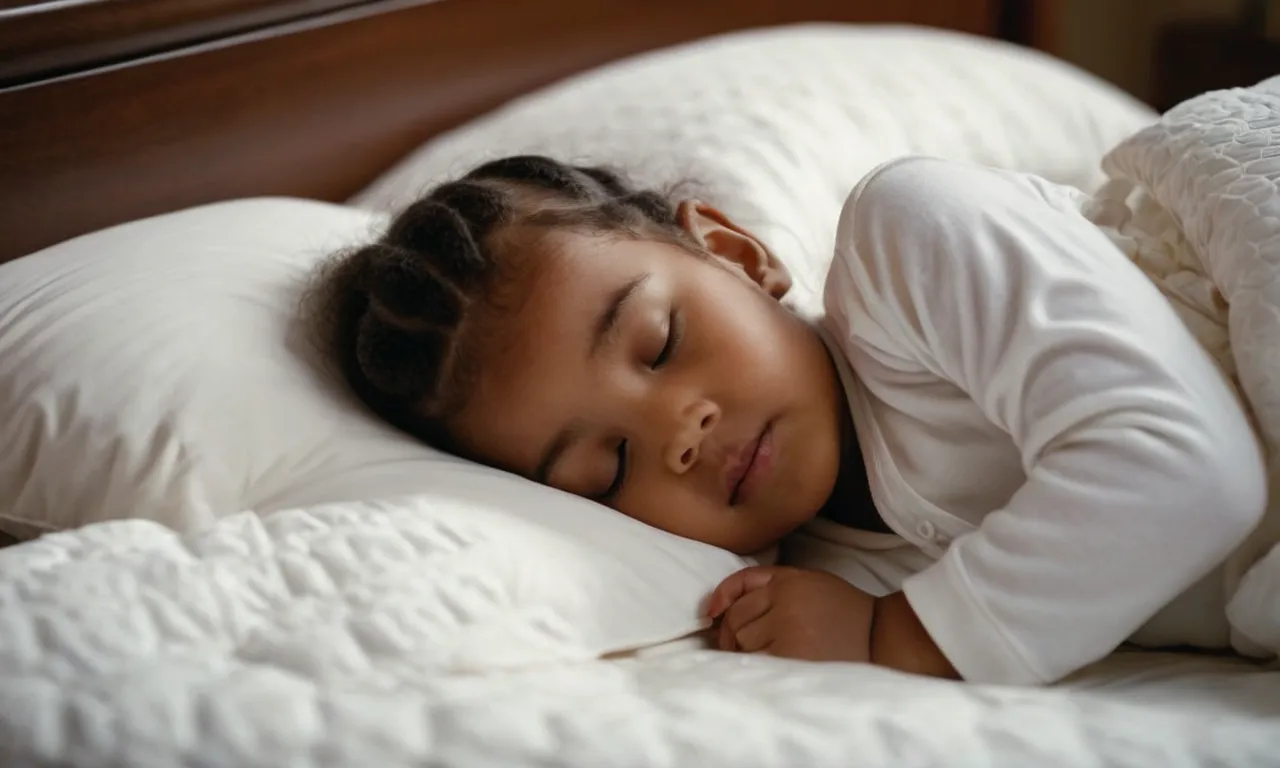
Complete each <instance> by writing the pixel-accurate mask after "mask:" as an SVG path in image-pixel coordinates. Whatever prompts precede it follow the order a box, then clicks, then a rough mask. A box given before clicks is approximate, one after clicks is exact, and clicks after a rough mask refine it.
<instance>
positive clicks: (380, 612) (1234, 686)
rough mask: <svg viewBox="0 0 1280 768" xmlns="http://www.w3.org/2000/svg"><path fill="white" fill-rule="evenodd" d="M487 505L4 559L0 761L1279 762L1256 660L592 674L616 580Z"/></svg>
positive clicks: (355, 767)
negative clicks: (1001, 671)
mask: <svg viewBox="0 0 1280 768" xmlns="http://www.w3.org/2000/svg"><path fill="white" fill-rule="evenodd" d="M492 515H493V513H492V512H481V513H476V511H475V510H474V509H473V508H472V506H471V505H465V504H464V505H457V504H450V503H447V502H442V501H438V500H433V499H429V498H417V499H404V500H399V501H394V500H389V501H386V502H380V503H343V504H328V505H322V506H317V507H310V508H304V509H294V510H284V511H281V512H279V513H276V514H274V515H269V516H265V517H262V516H258V515H252V514H244V515H235V516H231V517H227V518H224V519H221V520H219V521H218V522H216V523H215V524H214V525H212V526H211V527H210V528H208V529H206V530H204V531H201V532H197V533H188V534H185V535H184V534H179V533H176V532H174V531H172V530H170V529H167V528H165V527H164V526H162V525H160V524H158V523H155V522H151V521H148V520H120V521H112V522H106V523H100V524H97V525H92V526H88V527H85V528H81V529H78V530H75V531H69V532H66V533H60V534H51V535H49V536H46V537H43V538H41V539H40V540H37V541H35V542H30V543H27V544H23V545H21V546H18V547H11V548H8V549H2V550H0V765H4V766H13V768H33V767H34V766H51V767H52V766H57V767H58V768H67V767H68V766H75V767H76V768H95V767H97V766H103V767H106V766H131V767H133V766H174V765H199V766H204V767H205V768H257V767H258V766H261V767H262V768H277V767H278V766H286V765H287V766H298V767H300V768H305V767H307V766H351V767H352V768H368V767H370V766H377V768H409V767H410V766H421V765H448V766H458V767H459V768H464V767H468V766H476V767H477V768H480V767H488V766H526V765H527V766H553V765H554V766H567V767H572V768H601V766H626V767H627V768H677V767H681V766H696V765H714V766H732V767H733V768H757V767H758V768H794V767H795V766H808V767H812V768H848V766H851V765H859V766H861V765H866V766H885V767H886V768H889V767H892V766H902V765H915V766H938V767H939V768H942V767H946V768H952V767H953V766H963V767H967V766H990V767H991V768H1004V767H1006V766H1007V767H1008V768H1025V767H1026V766H1027V765H1035V766H1050V767H1052V768H1077V767H1078V768H1093V766H1098V765H1107V766H1117V767H1118V768H1124V767H1132V768H1148V767H1149V766H1162V768H1163V767H1166V766H1167V767H1169V768H1191V767H1192V766H1206V767H1207V766H1221V765H1230V766H1274V765H1277V754H1276V751H1275V746H1276V744H1277V743H1278V742H1280V696H1276V691H1277V689H1278V688H1280V672H1278V671H1270V672H1268V671H1263V670H1259V669H1256V668H1255V667H1252V666H1250V665H1248V664H1245V663H1241V662H1238V661H1231V660H1224V659H1217V660H1214V659H1207V658H1202V659H1197V658H1188V657H1176V656H1160V655H1141V656H1139V655H1132V654H1127V655H1121V656H1118V657H1113V658H1111V659H1109V660H1108V661H1107V662H1105V663H1104V664H1103V665H1101V666H1099V667H1096V668H1091V669H1089V670H1087V671H1085V672H1084V673H1082V674H1080V675H1077V676H1074V677H1073V678H1072V679H1070V680H1069V681H1068V682H1067V683H1066V684H1064V685H1062V686H1058V687H1054V688H1048V689H1025V688H1008V687H999V686H984V685H970V684H962V683H956V682H951V681H944V680H934V679H927V678H920V677H912V676H907V675H901V674H896V673H894V672H891V671H889V670H885V669H880V668H875V667H871V666H867V665H861V664H806V663H803V662H797V661H788V660H782V659H773V658H768V657H764V656H753V655H741V654H726V653H718V652H712V651H707V650H702V649H700V648H699V647H698V646H697V644H696V643H692V642H690V643H684V644H681V645H679V646H673V647H670V648H660V649H654V650H651V651H646V652H643V653H640V654H636V655H634V656H631V657H628V658H622V659H616V660H582V658H581V657H582V654H583V653H584V652H586V651H589V650H590V647H589V642H587V639H586V637H585V634H584V626H580V625H577V624H566V623H564V622H563V620H562V619H563V618H564V616H565V615H566V611H568V613H569V614H571V613H572V608H571V607H569V608H566V602H571V601H572V599H573V596H574V595H577V594H579V593H578V591H577V589H576V587H575V585H573V584H571V583H566V582H565V581H563V580H562V579H564V578H570V579H573V578H582V579H586V580H591V579H593V578H598V577H599V575H601V574H605V573H607V571H603V570H598V567H599V566H601V565H603V563H602V562H600V561H596V560H591V559H584V555H583V554H582V552H581V551H580V550H575V549H574V548H572V547H565V546H564V542H563V541H547V540H546V537H545V534H544V533H543V532H540V531H538V530H537V529H536V527H535V526H531V525H529V524H525V523H514V524H509V525H508V524H502V525H494V524H493V522H492ZM527 537H532V538H527ZM544 545H548V546H550V548H548V546H544ZM542 554H545V555H547V556H548V557H542V556H541V555H542ZM549 558H555V559H560V558H567V559H568V560H569V562H571V563H575V564H578V565H582V566H586V567H587V568H588V569H589V570H588V572H586V573H578V574H575V573H573V572H572V571H567V570H562V569H561V568H560V567H559V566H558V564H557V562H556V561H555V560H553V559H549ZM512 576H518V577H519V578H510V577H512ZM597 588H599V589H606V588H607V582H605V581H601V583H600V584H599V585H598V586H597ZM616 608H617V610H620V611H627V610H631V609H633V608H634V606H633V605H632V604H631V603H630V602H629V601H628V600H626V599H622V597H621V596H618V599H617V600H616ZM586 631H588V632H589V628H588V629H586Z"/></svg>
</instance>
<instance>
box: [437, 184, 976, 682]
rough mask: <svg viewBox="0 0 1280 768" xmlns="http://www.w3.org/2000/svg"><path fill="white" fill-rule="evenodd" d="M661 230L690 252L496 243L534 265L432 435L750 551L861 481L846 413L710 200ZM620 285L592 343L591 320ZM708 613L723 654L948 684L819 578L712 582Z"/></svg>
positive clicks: (904, 618)
mask: <svg viewBox="0 0 1280 768" xmlns="http://www.w3.org/2000/svg"><path fill="white" fill-rule="evenodd" d="M679 218H680V221H681V225H682V226H683V228H684V229H685V231H686V232H688V233H689V235H690V236H691V240H692V241H693V242H694V243H695V244H696V245H697V246H698V249H699V250H701V251H703V252H704V253H703V255H701V256H695V255H693V254H691V253H690V252H689V251H688V250H686V249H685V248H682V247H680V246H678V245H675V244H671V243H666V242H661V241H655V240H639V239H627V238H619V237H605V236H598V235H591V234H585V233H579V232H571V231H560V232H554V233H545V232H542V233H531V232H526V233H522V232H519V231H514V232H507V233H505V234H504V241H505V242H507V243H511V242H513V241H515V242H519V240H520V238H522V237H523V238H527V240H528V242H529V244H530V245H529V247H530V248H537V249H541V250H542V253H543V255H544V258H542V259H540V260H539V263H538V267H537V269H535V270H526V273H527V277H526V278H525V280H526V282H527V283H528V285H525V286H523V290H520V291H518V293H519V294H520V296H519V300H518V301H516V302H514V303H513V304H512V305H511V308H510V309H509V310H508V311H507V314H506V315H505V316H504V317H503V318H500V319H499V321H498V322H497V323H496V328H497V332H496V333H493V334H490V335H489V338H490V343H489V344H488V346H487V348H485V349H484V350H483V351H482V354H481V355H480V360H479V363H480V364H479V366H478V371H479V375H478V379H477V381H476V382H475V387H474V389H473V390H472V393H471V394H470V396H469V399H468V401H467V405H466V407H465V408H464V409H463V410H462V412H461V413H459V414H458V415H457V416H456V417H455V418H453V419H452V420H451V423H450V428H451V432H452V433H453V434H454V436H455V438H456V439H457V440H458V441H459V443H460V444H461V445H462V447H463V448H464V449H465V450H466V451H467V452H468V453H470V454H472V455H473V456H476V457H478V458H480V459H482V460H484V461H487V462H489V463H491V464H493V465H495V466H499V467H503V468H506V469H508V470H510V471H512V472H515V473H518V474H521V475H524V476H525V477H530V478H533V479H536V480H539V481H541V482H545V483H547V484H549V485H552V486H554V487H557V488H560V489H562V490H565V491H568V492H570V493H573V494H576V495H579V496H584V497H588V498H594V499H597V500H599V501H601V502H602V503H606V504H608V505H609V506H612V507H614V508H615V509H617V510H619V511H620V512H622V513H624V514H626V515H628V516H630V517H633V518H635V519H637V520H639V521H641V522H644V523H647V524H649V525H652V526H654V527H657V528H660V529H663V530H666V531H669V532H671V533H674V534H677V535H679V536H684V537H687V538H691V539H696V540H698V541H703V542H706V543H708V544H712V545H715V546H718V547H722V548H724V549H728V550H731V551H733V552H737V553H740V554H748V553H752V552H758V551H760V550H762V549H764V548H766V547H768V546H770V545H772V544H774V543H776V542H777V541H778V540H779V539H781V538H782V537H783V536H785V535H786V534H788V533H790V532H791V531H793V530H795V529H796V528H797V527H799V526H800V525H802V524H803V523H805V522H807V521H808V520H810V519H812V518H813V517H814V516H816V515H818V514H819V513H820V512H822V511H823V509H824V507H825V506H827V505H828V504H829V503H831V502H833V499H832V494H833V491H834V490H835V488H836V479H837V477H838V475H839V474H840V473H841V472H853V473H863V472H865V469H864V468H863V467H862V466H861V461H860V458H859V457H856V456H854V457H853V461H852V462H850V461H848V460H847V459H848V458H849V457H848V456H847V453H848V452H847V451H844V452H842V450H841V427H842V422H844V421H845V420H847V419H848V416H847V414H846V413H845V411H844V406H843V397H844V395H843V392H842V390H841V387H840V383H839V380H838V378H837V375H836V371H835V367H834V365H833V363H832V361H831V359H830V358H829V357H828V353H827V351H826V348H825V347H824V345H823V344H822V342H821V340H820V339H819V337H818V335H817V333H816V332H815V331H814V330H813V329H812V328H811V327H809V326H808V325H807V324H805V323H804V322H803V321H802V320H800V319H799V318H797V317H796V316H795V315H794V314H792V313H791V312H789V311H788V310H786V309H785V308H784V307H782V305H781V304H780V303H779V299H781V298H782V297H783V296H784V295H785V294H786V292H787V290H789V288H790V285H791V279H790V276H789V275H788V274H787V272H786V270H785V268H783V267H782V265H781V264H779V263H778V262H777V261H776V259H774V257H773V256H772V254H770V252H769V251H768V249H766V248H765V247H764V246H763V244H761V243H760V241H758V240H757V239H756V238H755V237H753V236H752V235H750V233H748V232H746V231H745V230H743V229H742V228H740V227H738V226H736V225H735V224H734V223H733V222H732V221H730V220H729V219H728V218H727V217H725V216H724V215H723V214H721V213H720V212H719V211H716V210H715V209H714V208H711V207H710V206H707V205H705V204H702V203H699V202H696V201H687V202H685V203H684V204H682V205H681V206H680V211H679ZM639 278H643V282H642V284H640V285H639V287H638V288H636V289H635V290H634V291H633V292H632V293H631V295H630V297H629V298H628V300H627V301H626V302H625V303H624V305H623V308H622V309H621V311H620V312H619V313H617V322H616V324H614V325H613V327H612V330H611V331H610V332H609V333H607V334H605V335H604V337H603V338H604V340H603V342H601V343H599V344H596V338H597V329H599V328H600V327H601V318H602V317H603V316H604V315H605V314H606V310H607V309H608V308H609V307H610V306H612V305H614V303H615V299H616V297H617V296H618V295H619V292H620V290H621V289H623V288H624V287H625V286H628V285H632V284H633V283H634V281H636V280H637V279H639ZM593 349H594V352H593ZM766 433H767V434H768V437H767V441H768V445H769V448H770V451H769V453H770V456H771V460H770V461H768V462H766V463H767V464H768V468H767V469H766V470H765V471H763V472H758V473H756V475H755V477H754V478H753V480H752V482H750V483H749V484H748V486H746V487H747V488H748V490H747V491H746V492H744V491H743V489H742V488H737V489H736V492H735V483H734V479H735V477H736V475H735V473H734V471H733V470H734V467H735V465H740V464H741V461H742V459H741V457H742V456H743V453H744V449H745V451H746V454H747V455H748V456H749V455H750V454H751V446H752V445H754V444H755V443H756V441H757V440H759V439H760V438H761V435H762V434H766ZM566 436H568V440H567V441H566V440H565V439H564V438H565V437H566ZM556 444H559V445H560V446H561V447H562V448H563V450H561V451H559V452H558V456H557V458H556V459H555V460H554V461H553V462H550V463H549V464H548V462H547V457H548V455H549V453H551V452H549V450H548V449H549V448H550V446H552V445H556ZM622 454H625V466H626V469H625V472H624V473H621V477H623V478H624V479H623V481H622V482H621V485H620V486H618V480H619V477H620V473H619V464H620V461H619V458H620V455H622ZM842 454H844V455H842ZM842 458H843V459H846V461H845V463H846V464H851V463H855V464H856V466H845V467H842V466H841V465H842ZM761 466H764V465H763V464H762V465H761ZM540 468H541V469H540ZM615 486H616V493H613V494H612V495H608V496H606V491H607V490H608V489H610V488H611V487H615ZM877 606H879V608H878V607H877ZM904 608H905V609H904ZM709 613H710V615H711V616H712V617H713V618H714V617H720V616H721V614H723V619H722V621H721V624H720V627H721V629H720V635H721V647H723V648H725V649H726V650H748V651H765V652H768V653H772V654H774V655H780V656H787V657H791V658H802V659H813V660H855V661H867V660H873V661H877V660H881V659H882V660H883V661H884V663H886V664H888V665H891V666H898V667H900V668H904V669H907V670H908V671H913V672H922V673H925V674H943V675H946V676H954V670H952V669H951V667H950V665H949V664H946V661H945V658H943V657H942V654H941V653H940V652H939V651H938V649H937V648H936V646H934V645H933V643H932V641H930V640H929V638H928V634H927V633H925V632H923V628H922V627H920V626H919V622H918V621H917V620H915V615H914V613H913V612H911V610H910V606H909V604H908V603H907V602H906V601H905V600H903V599H900V598H897V597H890V598H885V599H882V600H880V601H876V600H875V599H873V598H871V597H870V596H869V595H866V594H865V593H863V592H861V591H859V590H857V589H856V588H854V587H852V586H851V585H849V584H847V583H845V582H844V581H842V580H840V579H838V578H836V577H834V576H830V575H828V574H824V573H820V572H816V571H804V570H799V569H794V568H770V569H746V570H744V571H741V572H739V573H738V574H735V575H734V576H731V577H730V578H729V579H727V580H726V581H725V582H724V583H723V584H721V585H720V586H719V587H718V588H717V589H716V591H715V593H714V594H713V596H712V598H711V601H710V603H709ZM873 613H874V614H875V618H876V621H875V631H874V633H873V632H872V623H873V622H872V617H873ZM873 635H874V637H873ZM873 641H874V642H873ZM904 643H905V644H908V645H909V647H908V648H904V649H902V650H901V651H890V650H889V649H890V648H892V647H895V646H898V645H900V644H904ZM873 645H874V646H875V647H873ZM877 649H879V650H880V652H879V653H875V652H874V651H876V650H877ZM939 659H941V663H939V662H938V660H939Z"/></svg>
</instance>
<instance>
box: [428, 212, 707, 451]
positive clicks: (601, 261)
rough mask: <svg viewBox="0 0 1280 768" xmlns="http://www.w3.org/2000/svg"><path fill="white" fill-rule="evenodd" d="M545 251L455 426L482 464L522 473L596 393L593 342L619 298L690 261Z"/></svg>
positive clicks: (557, 247) (655, 249)
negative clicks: (625, 289)
mask: <svg viewBox="0 0 1280 768" xmlns="http://www.w3.org/2000/svg"><path fill="white" fill-rule="evenodd" d="M541 248H542V253H541V254H540V256H539V258H540V261H539V263H538V264H537V267H536V268H535V269H532V270H529V271H528V273H527V282H526V283H525V285H524V286H523V287H522V288H523V290H522V295H521V297H520V300H519V301H517V302H514V303H513V304H512V305H511V306H510V307H508V308H507V309H506V310H505V311H502V312H501V313H500V316H499V317H497V318H496V319H495V321H494V324H493V325H494V327H493V328H492V329H491V331H490V332H489V333H486V334H484V336H485V339H484V342H483V346H482V347H481V348H480V349H478V350H477V351H478V359H477V360H476V375H475V378H474V382H473V386H474V388H473V389H472V391H471V392H470V393H468V397H467V402H466V406H465V407H464V408H463V410H462V412H461V413H459V414H458V415H457V416H456V418H455V419H453V424H452V426H453V431H454V432H455V433H456V435H457V437H458V439H459V441H460V442H461V443H462V444H463V445H464V446H465V447H466V448H467V449H468V450H469V451H472V452H474V453H475V454H477V455H478V457H479V458H482V459H484V460H486V461H490V462H492V463H495V464H498V465H500V466H504V467H507V468H509V469H512V470H514V471H521V472H529V471H532V469H533V467H534V466H536V464H537V462H538V459H539V458H540V453H541V451H542V450H543V448H544V447H545V445H544V443H545V442H546V441H548V440H550V439H551V438H552V437H554V435H555V434H556V433H557V432H558V431H559V430H560V429H563V428H564V427H565V426H567V424H566V421H567V418H568V416H567V414H570V413H572V412H573V410H574V406H575V404H577V403H580V402H582V401H583V400H584V399H585V398H586V397H587V396H588V395H589V393H590V391H591V388H592V387H593V385H594V384H595V378H594V369H593V367H592V366H591V365H589V352H590V348H591V339H592V333H593V331H594V329H595V326H596V324H597V322H598V320H599V318H600V315H601V314H602V313H603V312H604V311H605V310H606V309H607V307H608V305H609V303H610V300H611V298H612V297H613V296H614V295H615V294H616V293H617V291H618V289H619V288H620V287H622V286H625V285H627V284H628V283H630V282H632V281H633V280H635V279H636V278H637V277H639V276H642V275H651V276H653V277H651V278H650V280H649V281H647V284H650V283H658V284H666V283H669V281H670V280H671V279H672V267H673V266H674V265H675V263H674V262H673V260H674V259H682V258H683V259H687V258H689V256H688V255H687V254H685V253H683V252H682V251H680V250H679V249H678V248H677V247H676V246H674V245H669V244H666V243H661V242H654V241H647V240H631V239H624V238H617V237H600V236H591V235H579V234H575V233H563V234H562V233H557V234H555V235H553V236H550V237H548V238H547V240H546V242H544V243H543V244H542V247H541Z"/></svg>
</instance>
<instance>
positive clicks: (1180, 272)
mask: <svg viewBox="0 0 1280 768" xmlns="http://www.w3.org/2000/svg"><path fill="white" fill-rule="evenodd" d="M1103 169H1104V170H1105V171H1106V172H1107V175H1108V178H1109V179H1110V181H1109V182H1108V183H1107V184H1106V185H1105V186H1104V187H1103V188H1102V189H1101V190H1099V192H1098V193H1097V194H1096V195H1095V196H1094V199H1093V200H1092V201H1091V205H1090V206H1089V210H1088V212H1087V213H1088V215H1089V216H1090V218H1091V219H1092V220H1093V221H1094V222H1095V223H1097V224H1099V225H1100V226H1102V227H1103V228H1104V229H1105V230H1106V231H1109V232H1111V233H1112V234H1113V239H1114V240H1115V241H1116V242H1117V244H1118V245H1120V246H1121V248H1122V249H1123V250H1125V251H1126V252H1127V253H1128V254H1129V255H1130V257H1131V258H1132V259H1133V260H1134V261H1135V262H1136V263H1137V264H1138V265H1139V266H1140V267H1142V269H1143V270H1144V271H1145V272H1146V273H1147V274H1148V275H1149V276H1150V277H1151V279H1152V280H1153V281H1154V282H1155V283H1156V285H1158V286H1159V287H1160V288H1161V290H1162V291H1163V292H1164V294H1165V296H1167V297H1168V298H1169V300H1170V302H1171V303H1172V304H1173V306H1174V308H1175V309H1176V310H1177V311H1178V313H1179V315H1180V316H1181V317H1182V319H1183V320H1184V322H1185V323H1186V324H1187V325H1188V326H1189V327H1190V328H1191V329H1192V331H1193V332H1195V334H1196V335H1197V337H1198V338H1199V339H1200V341H1201V343H1202V344H1203V345H1204V346H1205V348H1206V349H1208V350H1209V352H1210V353H1211V354H1212V355H1213V356H1214V358H1215V359H1216V360H1217V361H1218V364H1219V366H1220V367H1221V368H1222V369H1223V371H1224V373H1225V374H1226V375H1227V376H1228V377H1229V378H1230V379H1231V381H1232V383H1233V384H1234V385H1235V387H1236V390H1237V392H1238V393H1239V394H1240V395H1241V399H1242V402H1243V403H1244V404H1245V405H1246V407H1247V408H1248V410H1249V411H1250V415H1251V416H1252V418H1253V421H1254V424H1255V427H1256V428H1257V430H1258V433H1259V437H1260V439H1261V441H1262V443H1263V444H1264V447H1265V448H1266V451H1267V453H1268V461H1269V465H1270V475H1271V486H1272V489H1273V490H1272V493H1271V502H1270V509H1269V510H1268V514H1267V517H1266V519H1265V520H1264V521H1263V523H1262V525H1260V526H1259V527H1258V529H1257V530H1256V531H1255V532H1254V535H1253V536H1252V537H1250V539H1249V540H1248V541H1247V542H1246V543H1245V544H1244V546H1243V547H1242V548H1241V549H1240V551H1239V552H1238V553H1237V554H1236V555H1235V556H1234V557H1233V558H1232V559H1231V560H1230V561H1229V562H1228V564H1227V574H1226V576H1227V579H1226V583H1227V589H1228V593H1227V595H1225V596H1224V597H1225V598H1226V599H1227V600H1229V601H1230V603H1229V605H1228V607H1227V614H1228V618H1229V619H1230V621H1231V625H1232V628H1233V629H1232V634H1233V636H1232V643H1233V645H1235V646H1236V647H1237V648H1239V649H1241V650H1242V651H1245V652H1247V653H1250V654H1252V655H1259V656H1262V655H1267V654H1269V653H1270V654H1274V653H1277V652H1280V547H1277V546H1276V543H1277V542H1278V541H1280V77H1275V78H1271V79H1269V80H1266V81H1263V82H1262V83H1259V84H1258V85H1256V86H1254V87H1252V88H1239V89H1232V90H1227V91H1215V92H1211V93H1207V94H1204V95H1201V96H1198V97H1196V98H1194V99H1190V100H1188V101H1187V102H1184V103H1183V104H1180V105H1179V106H1178V107H1176V108H1175V109H1173V110H1170V112H1169V113H1167V114H1166V115H1164V116H1163V118H1162V119H1161V120H1160V121H1159V122H1158V123H1157V124H1155V125H1153V126H1151V127H1149V128H1146V129H1144V130H1142V131H1139V132H1138V133H1137V134H1136V135H1134V136H1133V137H1131V138H1129V139H1127V140H1126V141H1124V142H1122V143H1121V144H1120V145H1119V146H1118V147H1116V148H1115V149H1113V150H1112V151H1111V152H1109V153H1108V154H1107V156H1106V157H1105V158H1104V160H1103Z"/></svg>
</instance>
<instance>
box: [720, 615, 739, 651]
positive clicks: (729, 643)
mask: <svg viewBox="0 0 1280 768" xmlns="http://www.w3.org/2000/svg"><path fill="white" fill-rule="evenodd" d="M716 647H717V648H719V649H720V650H722V651H736V650H738V640H737V638H735V637H734V636H733V630H732V629H730V628H729V625H728V624H725V623H724V622H723V621H722V622H720V625H719V627H718V628H717V630H716Z"/></svg>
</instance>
